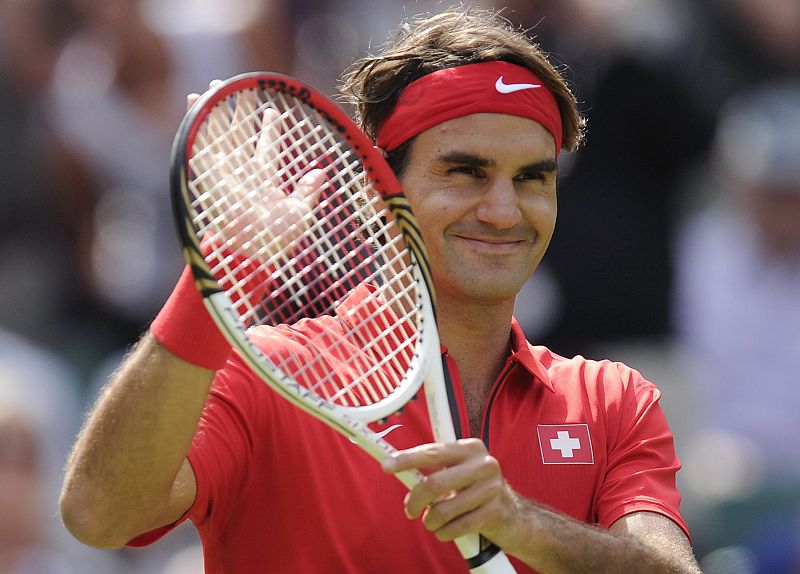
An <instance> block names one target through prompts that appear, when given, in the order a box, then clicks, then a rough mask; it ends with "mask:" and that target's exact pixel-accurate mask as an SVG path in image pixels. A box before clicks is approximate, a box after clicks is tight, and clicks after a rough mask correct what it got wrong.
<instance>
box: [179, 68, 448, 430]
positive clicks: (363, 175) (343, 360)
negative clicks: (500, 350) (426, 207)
mask: <svg viewBox="0 0 800 574" xmlns="http://www.w3.org/2000/svg"><path fill="white" fill-rule="evenodd" d="M171 192H172V200H173V208H174V209H173V211H174V215H175V222H176V225H177V229H178V234H179V238H180V240H181V244H182V247H183V255H184V258H185V260H186V262H187V264H188V265H189V266H190V267H191V270H192V273H193V275H194V278H195V283H196V286H197V288H198V290H199V291H200V293H201V295H202V296H203V298H204V302H205V304H206V307H207V308H208V310H209V312H210V314H211V315H212V317H213V318H214V320H215V322H216V323H217V325H218V327H219V328H220V330H221V331H222V333H223V334H224V335H225V336H226V337H227V338H228V340H229V341H230V342H231V344H232V345H233V346H234V348H236V349H237V350H238V352H239V353H240V355H241V356H242V357H243V358H244V360H245V361H246V362H247V363H248V365H249V366H250V367H251V368H252V369H253V370H254V372H256V374H258V375H259V376H260V377H261V378H262V379H263V380H264V381H265V382H266V383H268V384H269V385H270V386H271V387H272V388H274V389H275V390H277V391H278V392H279V393H281V394H282V395H284V396H285V397H286V398H288V399H289V400H291V401H292V402H294V403H295V404H297V405H298V406H300V407H301V408H304V409H305V410H307V411H310V412H312V414H315V415H317V416H320V414H322V415H323V416H324V417H326V418H332V417H333V418H335V417H337V416H338V417H341V416H343V415H345V416H346V417H347V418H349V419H357V420H359V421H362V422H370V421H374V420H379V419H382V418H385V417H387V416H389V415H390V414H392V413H394V412H396V411H397V410H399V409H400V408H401V407H402V405H404V404H405V403H406V402H408V400H410V399H411V398H413V396H414V395H415V394H416V392H417V390H418V389H419V387H420V385H421V384H422V381H423V377H424V374H425V370H426V366H427V364H428V362H429V361H430V360H438V357H439V341H438V335H437V333H436V325H435V318H434V317H435V314H434V309H433V298H432V284H431V279H430V271H429V267H428V260H427V255H426V253H425V249H424V245H423V243H422V238H421V234H420V231H419V228H418V226H417V223H416V220H415V218H414V216H413V213H412V211H411V208H410V206H409V204H408V201H407V200H406V198H405V196H404V195H403V193H402V189H401V186H400V183H399V182H398V181H397V178H396V177H395V175H394V173H393V172H392V170H391V169H390V168H389V166H388V164H387V163H386V161H385V160H384V158H383V156H382V154H381V153H380V152H379V151H378V150H377V149H375V148H374V146H373V144H372V142H371V140H369V138H367V137H366V135H364V134H363V132H362V131H361V130H360V129H359V128H358V127H357V126H356V125H355V124H354V123H353V121H352V120H351V119H350V118H349V117H348V116H347V114H346V113H345V112H344V111H343V110H342V109H341V108H339V107H338V106H337V105H336V104H334V103H333V102H332V101H331V100H330V99H328V98H327V97H325V96H324V95H322V94H320V93H319V92H317V91H316V90H315V89H314V88H313V87H311V86H310V85H308V84H306V83H304V82H301V81H299V80H297V79H295V78H292V77H289V76H286V75H282V74H274V73H263V72H256V73H248V74H243V75H240V76H236V77H234V78H232V79H230V80H228V81H225V82H223V83H221V84H219V85H217V86H216V87H215V89H212V90H210V91H209V92H207V93H206V94H204V95H203V96H202V97H201V98H200V99H199V100H198V101H197V102H196V103H195V104H194V105H193V106H192V107H191V109H190V110H189V111H188V112H187V114H186V116H185V117H184V119H183V121H182V123H181V125H180V127H179V129H178V132H177V134H176V137H175V141H174V144H173V149H172V171H171ZM272 205H276V206H280V209H273V208H272V207H271V206H272ZM367 285H368V286H369V287H368V288H367V289H368V290H369V293H364V288H365V286H367ZM353 300H356V301H357V302H356V303H355V304H351V302H352V301H353ZM314 317H316V318H320V317H324V318H325V322H326V324H331V325H333V326H334V327H335V330H336V329H338V330H341V331H342V336H343V339H344V340H346V341H351V342H356V343H357V345H356V346H360V347H361V350H360V352H358V353H353V350H354V348H355V347H348V346H347V345H345V344H341V345H339V347H335V346H334V347H333V349H331V348H328V347H326V346H325V345H326V344H325V343H324V342H323V341H321V340H310V341H309V340H308V338H307V337H306V338H303V337H301V336H299V335H298V334H297V333H296V332H295V331H293V330H292V328H291V327H289V326H288V325H292V324H296V323H298V322H302V321H303V320H305V319H308V318H314ZM264 326H270V327H272V328H276V329H279V330H281V331H282V334H283V335H284V336H288V337H289V338H290V339H291V340H292V342H293V344H297V345H299V346H300V347H302V352H300V353H299V354H298V355H297V356H295V357H290V356H288V355H289V354H288V353H284V354H282V355H279V354H277V353H272V352H271V349H270V345H269V333H271V332H272V331H269V330H265V329H263V328H262V327H264ZM323 355H324V357H323V358H320V357H321V356H323ZM353 357H354V358H353ZM334 367H336V368H334ZM342 373H346V374H347V376H343V375H342ZM350 379H352V380H350Z"/></svg>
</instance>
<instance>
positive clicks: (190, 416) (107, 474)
mask: <svg viewBox="0 0 800 574" xmlns="http://www.w3.org/2000/svg"><path fill="white" fill-rule="evenodd" d="M213 375H214V371H211V370H208V369H204V368H201V367H197V366H195V365H192V364H190V363H187V362H185V361H183V360H181V359H178V358H177V357H175V356H174V355H172V354H171V353H170V352H169V351H167V350H166V349H165V348H164V347H162V346H161V345H159V344H158V343H157V341H156V340H155V338H154V337H153V336H152V335H150V334H148V335H146V336H145V337H144V338H143V339H142V341H140V343H139V344H138V345H137V347H136V349H135V350H134V351H133V353H132V354H131V356H130V357H128V359H127V360H126V361H125V362H124V363H123V365H122V367H121V368H120V370H119V371H118V372H117V373H116V374H115V375H114V377H113V378H112V381H111V382H110V384H109V386H108V387H107V388H106V389H105V390H104V392H103V393H102V395H101V397H100V399H99V400H98V402H97V404H96V406H95V408H94V410H93V412H92V413H91V415H90V416H89V418H88V419H87V422H86V424H85V426H84V428H83V430H82V431H81V433H80V435H79V437H78V440H77V442H76V444H75V447H74V449H73V452H72V454H71V455H70V458H69V460H68V462H67V468H66V474H65V479H64V486H63V490H62V494H61V507H62V517H63V519H64V522H65V524H66V525H67V527H68V528H69V529H70V530H71V531H72V532H73V534H74V535H75V536H76V537H78V538H79V539H81V540H83V541H84V542H87V543H89V544H92V545H95V546H119V545H122V544H124V543H125V542H127V541H128V539H129V538H130V537H132V536H134V535H136V534H139V533H141V532H143V531H145V530H147V529H149V528H152V527H153V526H154V525H155V524H154V523H155V521H157V520H158V518H159V516H161V515H162V513H163V512H164V509H165V505H166V504H168V502H169V499H170V493H171V490H172V488H173V482H174V481H175V478H176V476H177V474H178V471H179V470H180V468H181V465H182V463H183V461H184V459H185V457H186V454H187V453H188V451H189V447H190V445H191V441H192V437H193V435H194V432H195V429H196V426H197V422H198V420H199V417H200V414H201V412H202V408H203V404H204V402H205V398H206V396H207V393H208V388H209V386H210V384H211V381H212V379H213Z"/></svg>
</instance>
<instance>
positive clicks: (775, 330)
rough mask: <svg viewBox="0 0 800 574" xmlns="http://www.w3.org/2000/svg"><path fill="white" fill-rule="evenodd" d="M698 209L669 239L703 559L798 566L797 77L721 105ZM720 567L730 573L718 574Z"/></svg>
mask: <svg viewBox="0 0 800 574" xmlns="http://www.w3.org/2000/svg"><path fill="white" fill-rule="evenodd" d="M723 110H724V111H723V113H722V115H721V122H720V125H719V129H718V130H717V136H716V139H715V145H714V152H715V153H714V155H713V157H712V163H711V165H710V167H709V177H708V179H707V180H706V181H705V182H704V183H705V186H706V189H705V190H704V195H706V196H708V204H707V205H705V206H703V207H701V208H699V209H698V210H697V212H696V213H693V214H692V215H691V217H689V218H688V219H687V222H686V225H685V227H684V228H683V229H682V230H681V233H680V234H679V241H678V244H677V245H678V247H677V249H676V256H677V297H676V301H677V303H676V307H675V314H676V324H677V326H678V331H679V334H680V337H681V342H682V344H683V346H684V352H685V357H686V358H687V364H688V365H689V366H690V367H691V368H692V370H691V371H690V373H691V375H692V383H693V385H694V386H695V389H696V395H697V398H698V401H699V403H700V405H701V406H700V408H699V409H698V410H699V411H700V412H701V413H702V415H703V425H702V427H701V431H700V432H699V434H698V435H697V437H696V439H695V441H694V445H693V447H692V448H691V449H689V450H688V452H687V457H686V459H685V463H686V469H687V470H686V473H687V475H686V476H687V478H688V482H687V488H686V491H687V494H688V495H690V496H694V497H695V499H696V501H697V503H698V504H700V505H702V506H705V507H707V512H706V513H705V518H706V520H702V521H700V522H699V523H698V524H697V526H696V529H695V535H696V540H697V543H698V544H697V545H696V548H697V550H698V551H699V552H703V551H711V550H714V549H715V548H719V547H728V546H734V547H738V551H739V554H740V555H741V554H744V555H746V556H749V557H750V561H751V563H752V567H751V568H750V569H748V570H741V571H742V572H758V573H764V574H767V573H768V574H793V573H796V572H800V448H798V446H797V444H798V438H799V437H800V417H798V416H797V405H798V404H800V375H799V374H798V369H797V359H798V357H800V78H793V79H791V80H787V81H782V82H777V83H767V84H764V85H762V86H759V87H757V88H755V89H753V90H749V91H746V92H745V93H743V94H741V95H738V96H736V97H735V98H734V99H733V100H732V101H731V102H730V103H729V104H728V105H726V106H725V107H724V108H723ZM717 571H719V572H722V571H724V572H728V570H717Z"/></svg>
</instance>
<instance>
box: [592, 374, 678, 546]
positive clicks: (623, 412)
mask: <svg viewBox="0 0 800 574" xmlns="http://www.w3.org/2000/svg"><path fill="white" fill-rule="evenodd" d="M618 368H619V369H620V374H621V375H622V377H623V383H624V385H625V391H624V394H623V397H622V404H621V409H620V411H619V414H618V417H619V419H618V421H616V422H617V423H618V433H617V435H616V440H615V441H614V442H613V444H612V443H610V444H609V445H608V449H609V452H608V464H607V470H606V476H605V479H604V481H603V485H602V487H601V489H600V491H599V493H598V496H597V499H596V500H597V502H596V511H597V517H598V521H599V522H600V523H601V524H604V525H605V526H611V525H612V524H613V523H614V522H615V521H616V520H618V519H620V518H622V517H623V516H625V515H626V514H630V513H633V512H639V511H650V512H656V513H658V514H662V515H664V516H666V517H668V518H670V519H671V520H672V521H673V522H675V523H676V524H677V525H678V526H679V527H680V528H681V529H683V531H684V532H685V533H686V535H687V536H689V529H688V527H687V525H686V523H685V521H684V520H683V518H682V516H681V514H680V502H681V496H680V493H679V491H678V488H677V485H676V475H677V472H678V470H680V468H681V463H680V460H678V457H677V455H676V453H675V445H674V440H673V435H672V431H671V430H670V428H669V425H668V424H667V420H666V417H665V416H664V412H663V411H662V409H661V406H660V404H659V399H660V398H661V393H660V391H659V390H658V389H657V388H656V387H655V385H653V384H652V383H649V382H648V381H646V380H644V379H643V378H642V376H641V375H640V374H639V373H638V372H637V371H635V370H632V369H629V368H627V367H625V366H623V365H618ZM609 422H610V423H611V422H612V421H609Z"/></svg>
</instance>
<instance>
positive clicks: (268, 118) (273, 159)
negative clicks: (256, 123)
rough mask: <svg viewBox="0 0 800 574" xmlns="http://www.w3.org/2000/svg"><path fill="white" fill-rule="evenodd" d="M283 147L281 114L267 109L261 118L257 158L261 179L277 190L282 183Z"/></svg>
mask: <svg viewBox="0 0 800 574" xmlns="http://www.w3.org/2000/svg"><path fill="white" fill-rule="evenodd" d="M281 145H282V144H281V126H280V114H279V113H278V112H277V111H276V110H274V109H272V108H267V109H266V110H264V114H263V116H262V118H261V133H260V134H259V136H258V143H257V144H256V158H257V160H258V164H259V166H260V174H261V177H262V178H263V179H264V180H265V181H268V182H270V184H271V185H272V186H273V187H275V188H277V187H278V185H279V183H280V181H279V179H280V178H279V172H280V162H281Z"/></svg>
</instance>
